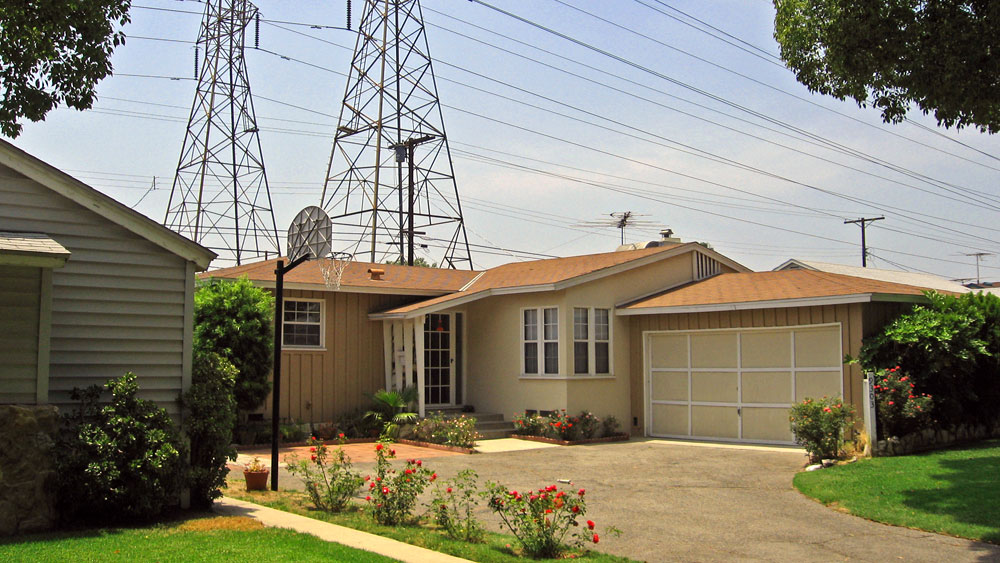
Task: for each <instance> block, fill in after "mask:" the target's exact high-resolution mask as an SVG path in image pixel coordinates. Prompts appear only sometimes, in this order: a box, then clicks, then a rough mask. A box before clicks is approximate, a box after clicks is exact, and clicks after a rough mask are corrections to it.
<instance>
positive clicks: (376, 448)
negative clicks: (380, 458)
mask: <svg viewBox="0 0 1000 563" xmlns="http://www.w3.org/2000/svg"><path fill="white" fill-rule="evenodd" d="M375 451H377V452H378V451H382V444H375Z"/></svg>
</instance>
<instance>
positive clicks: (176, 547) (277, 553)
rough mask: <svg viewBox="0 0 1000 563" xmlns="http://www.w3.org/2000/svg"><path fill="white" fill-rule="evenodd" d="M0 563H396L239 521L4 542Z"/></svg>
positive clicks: (204, 520)
mask: <svg viewBox="0 0 1000 563" xmlns="http://www.w3.org/2000/svg"><path fill="white" fill-rule="evenodd" d="M0 561H5V562H6V561H11V562H14V561H24V562H29V561H30V562H32V563H35V562H38V561H123V562H124V561H128V562H132V561H151V562H152V561H156V562H168V561H227V562H228V561H352V562H354V561H358V562H363V563H364V562H372V563H376V562H378V563H382V562H390V561H395V560H394V559H390V558H388V557H382V556H381V555H376V554H374V553H370V552H367V551H361V550H358V549H352V548H349V547H345V546H342V545H339V544H335V543H329V542H325V541H323V540H320V539H318V538H316V537H313V536H310V535H307V534H298V533H295V532H291V531H289V530H278V529H274V528H262V527H261V526H260V525H259V523H257V522H256V521H254V520H251V519H249V518H241V517H223V516H218V517H211V518H199V519H194V520H186V521H181V522H171V523H169V524H159V525H154V526H150V527H145V528H104V529H91V530H79V531H71V532H59V533H50V534H35V535H28V536H16V537H13V538H5V539H3V540H0Z"/></svg>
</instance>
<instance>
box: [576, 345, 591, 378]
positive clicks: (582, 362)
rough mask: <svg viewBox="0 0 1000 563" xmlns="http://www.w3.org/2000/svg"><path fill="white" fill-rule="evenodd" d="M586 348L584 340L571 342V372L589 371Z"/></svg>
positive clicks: (587, 346)
mask: <svg viewBox="0 0 1000 563" xmlns="http://www.w3.org/2000/svg"><path fill="white" fill-rule="evenodd" d="M588 348H589V345H588V344H587V343H586V342H574V343H573V373H590V368H589V366H587V351H588Z"/></svg>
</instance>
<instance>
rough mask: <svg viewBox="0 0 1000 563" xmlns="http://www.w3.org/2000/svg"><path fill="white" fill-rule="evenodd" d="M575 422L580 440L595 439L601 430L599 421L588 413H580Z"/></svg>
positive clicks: (592, 414)
mask: <svg viewBox="0 0 1000 563" xmlns="http://www.w3.org/2000/svg"><path fill="white" fill-rule="evenodd" d="M576 421H577V422H576V425H577V426H578V427H579V432H580V437H581V438H596V437H597V435H598V432H600V430H601V419H599V418H597V416H595V415H594V413H592V412H590V411H581V412H580V414H579V415H577V417H576Z"/></svg>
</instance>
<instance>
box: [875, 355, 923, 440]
mask: <svg viewBox="0 0 1000 563" xmlns="http://www.w3.org/2000/svg"><path fill="white" fill-rule="evenodd" d="M872 376H873V377H872V388H873V389H874V390H875V410H876V413H877V415H878V429H879V431H880V432H881V433H882V435H883V436H905V435H906V434H909V433H911V432H915V431H917V430H921V429H923V428H926V427H928V426H929V425H930V423H931V411H932V410H933V408H934V402H933V397H932V396H931V395H928V394H927V393H920V392H918V391H917V384H916V382H914V381H913V379H912V378H911V377H910V376H909V375H907V374H906V373H904V372H903V370H902V369H900V367H899V366H896V367H894V368H890V369H883V370H879V371H878V372H876V373H874V374H872Z"/></svg>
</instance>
